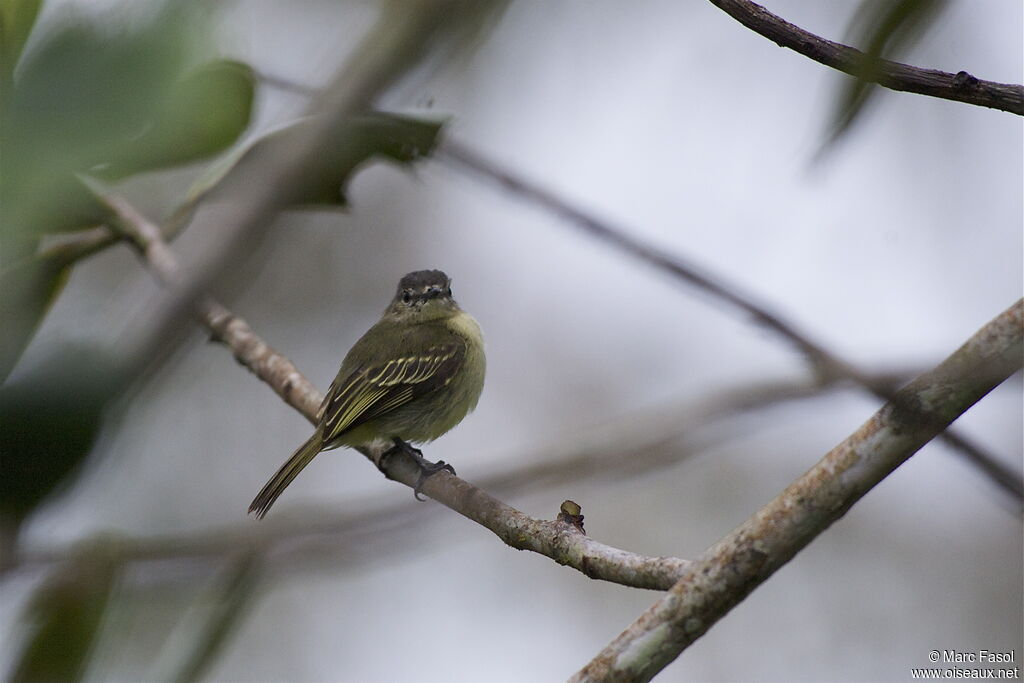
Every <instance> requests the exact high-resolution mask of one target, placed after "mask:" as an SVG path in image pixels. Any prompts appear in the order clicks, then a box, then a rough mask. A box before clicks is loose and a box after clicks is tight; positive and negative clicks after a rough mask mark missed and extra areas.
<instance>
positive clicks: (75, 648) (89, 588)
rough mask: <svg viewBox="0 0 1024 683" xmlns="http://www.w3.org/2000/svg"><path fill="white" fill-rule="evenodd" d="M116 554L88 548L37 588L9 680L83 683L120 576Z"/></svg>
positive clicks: (92, 546)
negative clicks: (22, 645) (20, 647)
mask: <svg viewBox="0 0 1024 683" xmlns="http://www.w3.org/2000/svg"><path fill="white" fill-rule="evenodd" d="M119 566H120V565H119V563H118V561H117V558H116V553H115V552H113V549H112V548H111V547H108V546H107V545H106V544H104V543H99V544H95V543H94V544H90V545H89V546H88V547H86V548H84V549H82V550H80V551H79V552H78V553H76V554H75V556H73V557H72V558H71V559H69V560H68V561H67V562H66V563H65V564H64V565H62V566H60V567H58V568H57V570H56V571H55V572H54V573H53V574H51V575H50V576H49V577H48V578H47V579H46V581H45V582H44V583H43V584H42V585H41V586H40V587H39V588H38V589H36V592H35V594H34V595H33V596H32V599H31V601H30V602H29V605H28V607H27V609H26V613H25V615H23V626H24V628H25V630H26V631H27V633H26V643H25V646H24V647H23V649H22V651H21V653H20V656H19V657H18V659H17V660H16V661H15V664H14V668H13V669H12V671H11V673H10V674H9V676H8V677H6V678H5V680H8V681H11V683H30V682H32V683H34V682H36V681H40V682H47V683H50V682H53V681H77V680H81V679H82V677H83V676H84V674H85V672H86V668H87V666H88V663H89V655H90V654H91V652H92V649H93V646H94V645H95V643H96V640H97V636H98V635H99V630H100V625H101V623H102V619H103V614H104V612H105V611H106V608H107V604H108V603H109V601H110V598H111V596H112V594H113V592H114V587H115V584H116V581H117V578H118V575H119V571H118V570H119Z"/></svg>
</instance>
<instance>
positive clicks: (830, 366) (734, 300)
mask: <svg viewBox="0 0 1024 683" xmlns="http://www.w3.org/2000/svg"><path fill="white" fill-rule="evenodd" d="M435 157H436V158H437V159H439V160H440V161H442V162H446V163H447V164H449V165H450V166H453V167H454V168H457V169H461V170H464V171H469V172H470V173H469V174H470V175H471V176H472V177H481V178H486V179H489V180H491V181H493V182H496V183H497V184H498V185H500V186H501V187H502V188H503V189H505V190H507V191H509V192H511V193H513V194H514V195H516V196H518V197H520V198H522V199H524V200H527V201H530V202H532V203H534V204H536V205H538V206H541V207H543V208H544V209H546V210H548V211H550V212H551V213H553V214H555V215H556V216H559V217H560V218H562V219H563V220H565V221H566V222H568V223H570V224H572V225H575V226H577V227H579V228H581V229H582V230H584V231H585V232H586V233H588V234H590V235H591V236H593V237H596V238H598V239H600V240H603V241H604V242H607V243H609V244H611V245H612V246H614V247H616V248H617V249H619V250H620V251H623V252H625V253H627V254H630V255H631V256H633V257H635V258H637V259H639V260H641V261H643V262H645V263H647V264H648V265H651V266H653V267H655V268H657V269H658V270H661V271H664V272H666V273H668V274H669V275H671V276H672V277H674V278H677V279H679V280H682V281H684V282H687V283H689V284H691V285H693V286H695V287H697V288H699V289H701V290H703V291H705V292H708V293H709V294H711V295H713V296H714V297H716V298H718V299H721V300H722V301H725V302H727V303H729V304H730V305H732V306H734V307H736V308H738V309H739V310H741V311H743V312H744V313H746V314H748V315H750V316H751V317H752V318H753V319H754V320H755V321H756V322H758V323H760V324H762V325H764V326H765V327H767V328H768V329H770V330H772V331H773V332H775V333H776V334H778V335H779V336H780V337H781V338H783V339H785V340H786V341H788V342H790V343H791V344H792V345H793V346H794V347H796V349H797V350H798V351H800V352H801V353H802V354H803V355H804V356H805V357H806V358H807V360H808V362H809V363H810V364H811V366H812V367H813V368H814V370H815V372H816V373H817V374H818V376H819V377H821V378H822V379H825V380H827V379H829V378H833V377H842V378H846V379H849V380H852V381H853V382H856V383H857V384H858V385H860V386H862V387H864V388H865V389H867V390H868V391H870V392H871V393H872V394H874V395H875V396H876V397H878V398H880V399H882V400H884V401H888V400H891V399H892V397H893V393H894V392H893V388H892V387H891V386H888V385H885V384H880V383H878V382H876V381H874V378H872V377H871V376H870V375H869V374H867V373H865V372H864V371H862V370H860V369H859V368H857V367H856V366H855V365H854V364H853V363H850V362H849V361H847V360H845V359H843V358H841V357H839V356H838V355H837V354H835V353H832V352H831V351H829V350H828V349H826V348H825V347H824V346H822V345H821V344H819V343H817V342H815V341H813V340H812V339H811V337H810V336H809V335H808V334H806V333H805V332H803V331H801V330H799V329H798V328H797V327H796V325H794V324H793V323H790V322H788V321H786V320H784V319H783V318H782V317H781V316H779V315H777V314H775V313H772V312H771V311H769V310H768V308H767V307H765V306H764V305H761V304H759V303H756V302H755V301H754V299H753V297H751V296H749V295H747V294H743V293H740V290H739V289H738V288H737V287H735V286H733V285H726V284H723V283H722V280H721V279H720V278H718V277H716V276H712V275H710V274H708V273H704V272H701V270H700V269H699V268H697V267H696V266H695V265H693V264H692V263H687V262H686V261H685V260H684V259H682V258H680V257H678V256H675V255H671V254H668V253H666V252H663V251H661V250H659V249H656V248H654V247H651V246H649V245H647V244H644V243H643V242H641V241H640V240H638V239H636V238H634V237H631V236H630V235H629V233H628V232H627V231H626V230H624V229H622V228H621V227H619V226H613V225H611V224H610V223H607V222H604V221H601V220H599V219H597V218H595V217H594V216H592V215H591V214H589V213H587V212H586V211H584V210H583V209H581V208H578V207H576V206H574V205H572V204H570V203H569V202H568V201H567V200H565V199H563V198H562V197H559V196H558V195H556V194H555V193H553V192H551V191H549V190H547V189H546V188H544V187H542V186H540V185H538V184H536V183H533V182H530V181H529V180H526V179H525V178H523V177H522V176H519V175H517V174H515V173H514V172H512V171H510V170H508V169H506V168H503V167H501V166H500V165H498V164H497V163H495V162H494V161H492V160H490V159H488V158H486V157H485V156H484V155H482V154H480V153H479V152H476V151H474V150H471V149H469V148H468V147H467V146H465V145H463V144H461V143H459V142H457V141H455V140H453V139H451V138H448V139H446V140H445V141H444V142H442V143H441V145H440V146H439V147H438V149H437V151H436V152H435ZM942 438H943V440H945V441H946V443H947V444H949V445H950V446H952V447H953V448H954V449H955V452H956V453H959V454H961V455H962V456H964V457H965V458H966V459H967V460H968V461H970V462H971V463H972V464H973V465H975V466H976V467H977V468H978V469H979V470H981V471H982V472H983V473H984V474H985V475H987V476H988V477H989V479H990V480H991V481H992V482H993V483H995V484H996V485H997V486H998V487H999V488H1001V489H1002V490H1003V491H1005V492H1006V493H1008V494H1009V495H1010V496H1011V497H1012V499H1013V501H1014V504H1015V506H1016V508H1017V513H1018V514H1020V510H1021V509H1022V506H1024V479H1022V478H1021V476H1020V475H1019V474H1017V473H1015V472H1013V471H1012V470H1011V469H1010V468H1009V467H1007V466H1006V465H1004V464H1003V463H1002V462H1000V461H999V460H998V459H997V458H995V457H993V456H992V455H990V454H988V453H986V452H985V451H983V450H982V449H981V448H980V447H979V446H977V445H976V444H974V443H972V442H970V441H968V440H967V439H965V438H964V437H962V436H959V435H958V434H956V433H951V431H950V430H947V431H946V432H944V433H943V435H942Z"/></svg>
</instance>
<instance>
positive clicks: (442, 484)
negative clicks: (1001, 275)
mask: <svg viewBox="0 0 1024 683" xmlns="http://www.w3.org/2000/svg"><path fill="white" fill-rule="evenodd" d="M98 198H99V200H100V201H102V202H104V203H105V204H106V205H107V207H108V208H109V209H110V210H111V212H112V213H113V214H114V215H115V216H116V217H117V221H116V226H114V229H115V230H116V231H119V232H120V233H121V234H122V235H124V236H125V237H126V238H127V239H128V240H129V241H130V243H131V244H132V245H133V246H135V248H136V249H137V251H138V252H139V253H140V255H141V256H142V258H143V260H144V261H145V263H146V264H147V266H148V267H149V268H150V269H151V270H152V271H153V272H154V274H156V276H157V277H158V279H159V280H160V281H161V282H162V283H163V284H164V285H165V286H167V287H168V288H170V289H172V290H174V289H176V288H179V287H182V286H183V284H182V278H181V271H180V268H179V266H178V263H177V259H176V257H175V255H174V252H173V251H172V250H171V248H170V247H169V246H168V245H167V243H166V242H164V241H163V238H162V236H161V233H160V228H159V227H158V226H156V225H155V224H153V223H152V222H150V221H149V220H147V219H146V218H145V217H144V216H143V215H142V214H140V213H139V212H138V211H136V210H135V209H134V208H133V207H132V206H131V205H130V204H128V203H127V202H126V201H124V200H123V199H121V198H119V197H116V196H112V195H109V194H107V195H104V194H99V195H98ZM196 316H197V317H198V319H199V321H200V322H201V323H202V324H203V325H204V326H205V327H206V328H207V329H209V330H210V331H211V332H212V333H213V335H214V339H216V340H218V341H221V342H223V343H224V344H226V345H227V346H228V348H230V349H231V352H232V354H233V355H234V356H235V358H236V360H238V361H239V363H241V364H242V365H244V366H245V367H247V368H248V369H249V370H251V371H252V372H253V373H255V374H256V376H257V377H259V378H260V379H261V380H263V381H264V382H266V383H267V384H269V385H270V386H271V387H272V388H273V389H274V391H276V392H277V394H278V395H280V396H281V397H282V398H284V399H285V401H287V402H288V404H289V405H291V406H292V407H293V408H295V409H296V410H298V411H299V412H300V413H302V414H303V415H304V416H305V417H306V419H307V420H309V421H310V422H311V423H314V424H315V423H316V417H317V412H318V411H319V407H320V403H321V401H322V399H323V396H322V395H321V394H320V393H319V392H318V391H317V390H316V388H315V387H313V385H312V384H311V383H310V382H309V381H308V380H307V379H306V378H305V377H304V376H303V375H302V374H301V373H300V372H299V371H298V369H297V368H296V367H295V366H294V364H292V362H291V361H290V360H288V359H287V358H286V357H284V356H282V355H281V354H280V353H278V352H276V351H275V350H274V349H272V348H271V347H270V346H268V345H267V344H266V343H265V342H263V341H262V340H261V339H260V338H259V337H258V336H257V335H256V334H255V333H254V332H253V331H252V329H251V328H250V327H249V326H248V325H247V324H246V323H245V321H243V320H241V319H240V318H238V317H236V316H234V315H232V314H231V312H230V311H228V310H227V309H226V308H224V307H223V306H221V305H220V304H218V303H217V302H215V301H213V300H212V299H209V298H208V297H204V298H202V299H200V301H199V302H198V303H197V306H196ZM363 454H364V455H366V456H367V457H370V454H369V453H367V452H363ZM385 474H386V476H387V477H388V478H389V479H394V480H396V481H399V482H401V483H403V484H405V485H406V486H409V487H410V488H414V487H416V486H417V484H418V483H419V478H420V469H419V466H418V465H417V464H416V463H415V462H414V461H413V460H412V459H411V458H409V457H407V456H406V457H400V456H395V457H392V458H390V459H389V460H388V461H387V465H386V467H385ZM421 490H422V492H423V493H425V494H426V495H428V496H430V497H431V498H433V499H434V500H436V501H438V502H439V503H441V504H443V505H445V506H447V507H449V508H451V509H452V510H454V511H456V512H458V513H459V514H461V515H463V516H465V517H467V518H469V519H471V520H472V521H474V522H477V523H478V524H481V525H482V526H484V527H486V528H487V529H490V530H491V531H492V532H494V533H495V534H496V535H497V536H498V537H499V538H501V540H503V541H504V542H505V543H507V544H508V545H510V546H512V547H513V548H516V549H519V550H532V551H533V552H536V553H540V554H542V555H546V556H547V557H550V558H551V559H553V560H555V561H556V562H558V563H559V564H563V565H568V566H570V567H573V568H574V569H577V570H579V571H581V572H583V573H584V574H586V575H587V576H589V577H591V578H594V579H602V580H605V581H612V582H614V583H620V584H623V585H626V586H632V587H634V588H650V589H655V590H666V589H667V588H668V587H669V586H671V585H672V584H673V583H674V582H675V580H676V579H677V578H678V576H679V575H680V573H681V572H682V570H683V569H684V568H685V567H686V565H687V564H688V561H687V560H681V559H678V558H674V557H647V556H644V555H639V554H636V553H631V552H628V551H625V550H620V549H618V548H613V547H611V546H608V545H605V544H603V543H600V542H598V541H595V540H594V539H592V538H590V537H589V536H585V535H584V534H582V533H580V532H579V531H577V530H576V529H575V528H574V527H573V526H572V525H570V524H566V523H563V522H551V521H546V520H541V519H536V518H533V517H529V516H528V515H525V514H523V513H522V512H520V511H519V510H516V509H515V508H513V507H511V506H510V505H506V504H505V503H503V502H501V501H500V500H498V499H497V498H495V497H493V496H491V495H490V494H488V493H486V492H485V491H483V490H481V489H479V488H477V487H475V486H473V485H472V484H470V483H468V482H465V481H463V480H461V479H459V478H457V477H455V476H452V475H451V474H449V473H448V472H442V473H438V474H436V475H434V476H432V477H430V478H429V479H427V480H426V482H425V483H424V484H423V486H422V488H421Z"/></svg>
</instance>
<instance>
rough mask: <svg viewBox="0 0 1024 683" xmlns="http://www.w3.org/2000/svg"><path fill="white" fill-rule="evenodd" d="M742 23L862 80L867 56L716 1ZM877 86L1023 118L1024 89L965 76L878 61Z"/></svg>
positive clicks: (748, 8) (743, 1)
mask: <svg viewBox="0 0 1024 683" xmlns="http://www.w3.org/2000/svg"><path fill="white" fill-rule="evenodd" d="M711 3H712V4H713V5H715V6H716V7H718V8H719V9H721V10H722V11H723V12H725V13H726V14H728V15H729V16H731V17H732V18H733V19H736V20H737V21H738V22H740V23H741V24H743V25H744V26H746V27H747V28H749V29H750V30H752V31H754V32H755V33H758V34H760V35H762V36H764V37H765V38H768V39H769V40H771V41H772V42H775V43H777V44H778V45H780V46H782V47H788V48H789V49H791V50H795V51H796V52H799V53H800V54H802V55H804V56H805V57H810V58H811V59H813V60H814V61H816V62H819V63H820V64H824V65H825V66H828V67H832V68H833V69H837V70H839V71H842V72H843V73H847V74H850V75H852V76H862V75H863V74H862V71H863V69H862V65H863V63H864V62H863V57H864V54H863V53H862V52H861V51H860V50H857V49H855V48H852V47H849V46H847V45H843V44H841V43H835V42H833V41H831V40H826V39H824V38H821V37H820V36H816V35H815V34H813V33H811V32H809V31H805V30H804V29H802V28H800V27H799V26H795V25H793V24H791V23H789V22H788V21H786V20H785V19H783V18H782V17H779V16H776V15H774V14H772V13H771V12H769V11H768V10H766V9H765V8H764V7H761V6H760V5H758V4H757V3H754V2H750V0H711ZM874 73H876V74H877V77H876V78H875V79H873V80H872V82H875V83H877V84H878V85H881V86H883V87H885V88H889V89H890V90H900V91H903V92H910V93H915V94H917V95H928V96H930V97H939V98H941V99H945V100H953V101H955V102H963V103H965V104H976V105H978V106H980V107H990V108H992V109H1000V110H1002V111H1007V112H1011V113H1013V114H1018V115H1024V86H1020V85H1015V84H1011V83H995V82H993V81H985V80H981V79H979V78H975V77H974V76H972V75H971V74H969V73H967V72H966V71H960V72H959V73H955V74H951V73H947V72H945V71H936V70H935V69H921V68H918V67H915V66H909V65H907V64H900V63H899V62H892V61H889V60H885V59H883V60H879V63H878V65H877V71H876V72H874Z"/></svg>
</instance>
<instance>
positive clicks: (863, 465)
mask: <svg viewBox="0 0 1024 683" xmlns="http://www.w3.org/2000/svg"><path fill="white" fill-rule="evenodd" d="M1022 328H1024V300H1021V301H1018V302H1017V303H1015V304H1014V305H1013V306H1011V307H1010V308H1009V309H1007V310H1006V311H1004V312H1003V313H1001V314H1000V315H999V316H997V317H996V318H995V319H994V320H992V321H991V322H989V323H988V324H987V325H985V326H984V327H983V328H981V330H979V331H978V332H977V333H976V334H975V335H974V336H973V337H971V338H970V339H969V340H968V341H967V343H965V344H964V345H963V346H961V347H960V348H959V349H958V350H957V351H956V352H954V353H953V355H951V356H950V357H949V358H947V359H946V360H945V361H943V362H942V364H940V365H939V366H938V367H936V368H935V369H934V370H931V371H929V372H926V373H924V374H923V375H921V376H919V377H918V378H917V379H915V380H914V381H913V382H911V383H910V384H908V385H907V386H906V387H904V388H903V389H901V390H900V391H899V392H897V394H896V397H895V399H894V401H892V402H889V403H887V404H886V405H885V406H883V407H882V408H881V410H879V411H878V412H877V413H875V415H874V416H873V417H872V418H871V419H870V420H868V421H867V422H866V423H865V424H864V425H863V426H862V427H861V428H860V429H859V430H857V431H856V432H854V433H853V434H852V435H851V436H850V437H849V438H847V439H846V440H845V441H844V442H842V443H841V444H839V445H838V446H836V447H835V448H834V449H832V451H830V452H829V453H828V454H827V455H826V456H825V457H824V458H822V459H821V461H819V462H818V463H817V464H816V465H815V466H814V467H812V468H811V469H810V470H808V471H807V473H806V474H804V475H803V476H802V477H800V478H799V479H797V480H796V481H795V482H793V483H792V484H791V485H790V486H789V487H788V488H787V489H786V490H785V491H783V492H782V493H780V494H779V495H778V497H776V498H775V500H773V501H772V502H770V503H769V504H768V505H766V506H765V507H763V508H762V509H761V510H760V511H758V512H757V514H755V515H754V516H753V517H751V518H750V519H749V520H747V521H746V522H745V523H744V524H742V525H741V526H740V527H738V528H737V529H736V530H735V531H733V532H731V533H730V534H729V535H728V536H726V537H724V538H723V539H722V540H721V541H719V542H718V543H716V544H715V545H714V546H712V547H711V548H709V549H708V550H707V551H706V552H705V553H704V554H703V555H701V557H700V558H699V559H698V560H696V561H695V562H694V563H693V564H692V565H691V566H690V567H689V568H688V569H687V570H686V572H685V573H684V574H683V576H682V578H680V579H679V581H678V582H677V583H676V585H674V586H673V587H672V589H671V590H670V591H669V592H668V593H666V594H665V596H664V597H662V598H661V599H660V600H658V602H656V603H655V604H654V605H653V606H652V607H651V608H650V609H648V610H647V611H646V612H644V614H643V615H641V616H640V618H639V619H637V620H636V621H635V622H633V624H631V625H630V626H629V628H627V629H626V630H625V631H623V633H622V634H621V635H619V637H617V638H616V639H615V640H613V641H612V642H611V643H610V644H609V645H608V646H607V647H606V648H605V649H604V650H602V651H601V653H600V654H598V655H597V657H595V658H594V659H593V660H591V661H590V663H589V664H587V665H586V666H585V667H584V668H583V669H582V670H580V671H579V672H577V673H576V675H575V676H573V678H572V679H570V680H572V681H613V680H614V681H624V680H628V681H647V680H650V679H651V678H653V677H654V676H655V675H656V674H657V673H658V672H659V671H661V669H663V668H664V667H665V666H666V665H668V664H669V663H670V662H671V661H672V660H674V659H675V658H676V657H677V656H679V654H680V653H681V652H682V651H683V650H684V649H686V647H687V646H689V645H690V644H691V643H693V642H694V641H695V640H697V638H699V637H700V636H701V635H703V634H704V632H706V631H707V630H708V629H709V628H711V626H712V625H713V624H714V623H715V622H716V621H718V620H719V619H721V618H722V617H723V616H725V614H726V613H727V612H728V611H729V610H730V609H732V608H733V607H734V606H736V605H737V604H738V603H739V602H740V601H741V600H743V598H745V597H746V596H747V595H748V594H749V593H750V592H751V591H753V590H754V589H755V588H756V587H757V586H759V585H760V584H761V583H762V582H764V581H765V580H767V579H768V577H770V576H771V575H772V574H773V573H775V571H776V570H778V569H779V568H780V567H782V566H783V565H784V564H786V562H788V561H789V560H790V559H791V558H792V557H793V556H794V555H796V553H797V552H799V551H800V550H801V549H803V548H804V546H806V545H807V544H808V543H810V542H811V541H812V540H814V538H815V537H816V536H817V535H818V534H820V533H822V532H823V531H824V530H825V529H827V528H828V527H829V526H830V525H831V524H832V523H833V522H835V521H836V520H837V519H839V518H840V517H842V516H843V515H844V514H845V513H846V511H847V510H849V509H850V507H851V506H853V504H854V503H856V502H857V501H858V500H859V499H860V498H861V497H862V496H863V495H864V494H866V493H867V492H868V491H870V490H871V488H872V487H874V486H875V485H876V484H878V483H879V482H880V481H882V479H884V478H885V477H886V476H888V475H889V474H890V473H891V472H892V471H893V470H895V469H896V468H897V467H899V466H900V465H901V464H903V463H904V462H905V461H906V460H907V459H908V458H910V456H912V455H913V454H914V453H915V452H917V450H918V449H920V448H921V447H922V446H924V445H925V444H926V443H928V441H929V440H931V439H932V438H933V437H935V436H936V435H937V434H939V433H940V432H941V431H942V430H943V429H945V428H946V427H948V426H949V424H950V423H952V422H953V420H955V419H956V418H957V417H959V416H960V415H961V414H962V413H964V412H965V411H966V410H967V409H968V408H970V407H971V406H972V405H974V404H975V403H976V402H977V401H979V400H980V399H981V398H982V397H983V396H985V394H987V393H988V392H989V391H991V390H992V389H993V388H995V387H996V386H997V385H998V384H999V383H1000V382H1002V381H1003V380H1005V379H1006V378H1008V377H1009V376H1010V375H1012V374H1013V373H1015V372H1017V371H1018V370H1019V369H1020V368H1021V354H1022V350H1024V346H1022V336H1024V329H1022Z"/></svg>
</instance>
